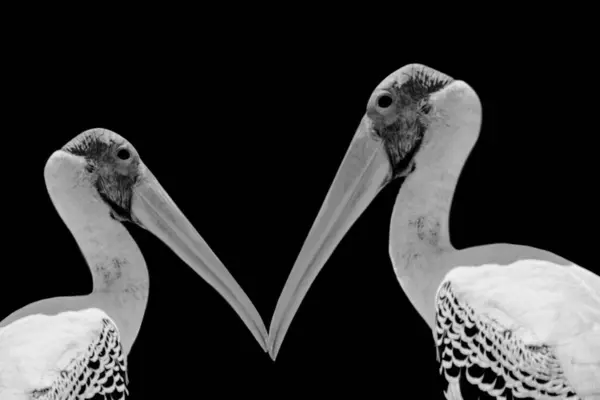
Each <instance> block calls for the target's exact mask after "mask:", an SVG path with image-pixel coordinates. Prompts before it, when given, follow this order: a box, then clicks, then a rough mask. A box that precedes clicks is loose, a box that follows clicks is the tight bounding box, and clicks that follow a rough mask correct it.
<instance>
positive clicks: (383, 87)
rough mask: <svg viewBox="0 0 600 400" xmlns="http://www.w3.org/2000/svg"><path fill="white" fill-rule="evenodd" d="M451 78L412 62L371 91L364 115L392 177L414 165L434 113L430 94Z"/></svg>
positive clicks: (402, 174) (448, 82)
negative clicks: (367, 118) (389, 167)
mask: <svg viewBox="0 0 600 400" xmlns="http://www.w3.org/2000/svg"><path fill="white" fill-rule="evenodd" d="M452 81H453V79H452V78H450V77H449V76H447V75H444V74H441V73H439V72H437V71H434V70H432V69H430V68H428V67H426V66H423V65H419V64H411V65H408V66H406V67H404V68H401V69H400V70H398V71H396V72H395V73H394V74H392V75H390V76H389V77H387V78H386V79H385V80H384V81H383V82H381V84H380V85H379V86H378V87H377V88H376V89H375V91H374V92H373V94H372V95H371V98H370V100H369V103H368V105H367V116H368V117H369V118H370V120H371V123H372V129H373V132H374V135H375V136H376V137H378V138H380V139H381V140H382V141H383V145H384V148H385V151H386V154H387V156H388V158H389V161H390V164H391V166H392V176H391V178H392V179H393V178H397V177H401V176H406V175H407V174H408V173H410V172H411V171H412V169H413V168H414V163H413V162H414V156H415V154H416V153H417V151H418V150H419V148H420V146H421V144H422V141H423V138H424V136H425V132H426V130H427V128H428V126H429V124H430V122H431V120H432V118H434V115H435V113H434V109H433V105H432V104H431V103H430V101H429V99H430V96H431V95H432V94H433V93H435V92H438V91H440V90H441V89H443V88H444V87H446V86H447V85H449V84H450V83H451V82H452ZM386 101H387V103H386Z"/></svg>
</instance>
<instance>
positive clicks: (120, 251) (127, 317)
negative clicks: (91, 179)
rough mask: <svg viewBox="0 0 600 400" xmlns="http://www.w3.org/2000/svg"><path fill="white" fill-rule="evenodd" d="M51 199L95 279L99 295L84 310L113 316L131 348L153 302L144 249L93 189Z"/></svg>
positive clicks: (54, 191)
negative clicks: (148, 303) (141, 249)
mask: <svg viewBox="0 0 600 400" xmlns="http://www.w3.org/2000/svg"><path fill="white" fill-rule="evenodd" d="M49 193H50V196H51V198H52V201H53V203H54V205H55V206H56V209H57V211H58V213H59V214H60V216H61V217H62V219H63V221H64V222H65V224H66V225H67V227H68V228H69V230H70V231H71V233H72V234H73V236H74V237H75V240H76V241H77V244H78V245H79V248H80V250H81V252H82V253H83V256H84V257H85V260H86V262H87V264H88V266H89V269H90V271H91V273H92V279H93V291H92V293H91V294H90V295H89V296H87V297H86V300H85V301H84V302H83V303H82V304H84V303H85V306H86V307H98V308H100V309H102V310H103V311H105V312H106V313H107V314H109V316H110V317H111V318H113V320H115V321H116V322H117V325H118V326H119V331H120V333H121V337H122V339H123V340H125V341H126V342H127V343H128V347H130V345H131V344H132V343H133V340H135V337H136V336H137V333H138V331H139V328H140V326H141V323H142V319H143V316H144V312H145V309H146V304H147V300H148V290H149V276H148V270H147V268H146V262H145V261H144V258H143V256H142V253H141V251H140V249H139V248H138V246H137V244H136V243H135V241H134V240H133V238H132V237H131V235H130V234H129V232H127V230H126V229H125V227H124V226H123V224H121V223H120V222H118V221H116V220H114V219H112V218H111V217H110V209H109V208H108V207H107V205H106V204H105V203H104V202H103V201H102V200H101V199H100V198H96V197H95V196H94V195H93V193H94V192H92V191H91V190H90V188H89V187H88V188H86V186H85V185H75V186H68V187H66V186H64V185H61V186H53V187H49Z"/></svg>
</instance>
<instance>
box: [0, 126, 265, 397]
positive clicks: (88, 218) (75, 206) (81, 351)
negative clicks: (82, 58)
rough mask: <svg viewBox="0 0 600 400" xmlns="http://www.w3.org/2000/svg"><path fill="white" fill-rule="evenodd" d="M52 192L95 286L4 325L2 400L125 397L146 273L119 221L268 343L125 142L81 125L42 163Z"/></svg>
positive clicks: (0, 333) (253, 313)
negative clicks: (176, 261) (178, 263)
mask: <svg viewBox="0 0 600 400" xmlns="http://www.w3.org/2000/svg"><path fill="white" fill-rule="evenodd" d="M45 178H46V185H47V187H48V192H49V194H50V197H51V199H52V202H53V204H54V206H55V207H56V209H57V211H58V213H59V215H60V216H61V218H62V220H63V221H64V222H65V224H66V225H67V227H68V228H69V230H70V231H71V233H72V234H73V236H74V237H75V240H76V241H77V244H78V245H79V248H80V250H81V252H82V254H83V256H84V258H85V260H86V262H87V264H88V267H89V269H90V272H91V275H92V280H93V291H92V292H91V293H90V294H88V295H85V296H73V297H54V298H51V299H44V300H40V301H37V302H35V303H32V304H29V305H27V306H25V307H23V308H21V309H19V310H17V311H15V312H14V313H12V314H11V315H9V316H8V317H7V318H5V319H4V320H3V321H1V322H0V400H21V399H44V400H50V399H62V400H75V399H88V398H101V399H106V400H108V399H123V398H125V396H126V394H127V388H126V385H127V376H126V361H127V355H128V354H129V352H130V350H131V347H132V346H133V343H134V341H135V339H136V337H137V335H138V333H139V330H140V327H141V324H142V320H143V317H144V312H145V310H146V305H147V300H148V292H149V275H148V270H147V267H146V262H145V260H144V257H143V256H142V253H141V251H140V249H139V248H138V246H137V244H136V243H135V241H134V240H133V238H132V237H131V235H130V234H129V233H128V231H127V229H126V228H125V226H124V225H123V223H124V222H127V223H134V224H137V225H139V226H141V227H142V228H144V229H147V230H149V231H150V232H152V233H153V234H154V235H156V236H157V237H158V238H159V239H161V240H162V241H163V242H165V243H166V244H167V245H168V246H169V247H170V248H171V249H172V250H173V251H174V252H175V253H176V254H177V255H178V256H179V257H180V258H181V259H182V260H183V261H184V262H186V264H188V265H189V266H190V267H191V268H192V269H193V270H194V271H195V272H196V273H198V274H199V275H200V276H201V277H202V278H204V279H205V280H206V281H207V282H208V283H209V284H211V285H212V286H213V287H214V288H215V289H216V290H217V291H218V292H219V293H220V294H221V295H222V296H223V297H224V298H225V299H226V300H227V301H228V302H229V304H230V305H231V306H232V307H233V308H234V309H235V310H236V312H237V313H238V315H239V316H240V317H241V318H242V319H243V320H244V322H245V323H246V326H247V327H248V328H249V330H250V331H251V332H252V333H253V334H254V336H255V338H256V339H257V341H258V342H259V343H260V344H261V346H263V348H265V344H264V343H265V340H266V330H265V328H264V324H263V322H262V320H261V318H260V315H259V314H258V311H257V310H256V309H255V308H254V305H253V304H252V302H251V301H250V299H249V298H248V297H247V296H246V294H245V293H244V292H243V290H242V289H241V288H240V287H239V285H238V284H237V282H236V281H235V279H234V278H233V277H232V276H231V274H229V272H228V271H227V269H226V268H225V266H224V265H223V264H222V263H221V262H220V261H219V259H218V258H217V257H216V255H215V254H214V253H213V252H212V251H211V250H210V248H209V247H208V245H207V244H206V242H204V240H203V239H202V238H201V237H200V235H199V234H198V233H197V232H196V230H195V229H194V227H193V226H192V225H191V224H190V223H189V221H188V220H187V219H186V218H185V216H184V215H183V213H182V212H181V211H180V210H179V209H178V208H177V206H176V205H175V203H174V202H173V201H172V200H171V199H170V197H169V196H168V195H167V193H166V192H165V191H164V189H163V188H162V187H161V186H160V184H159V183H158V181H157V180H156V178H155V177H154V176H153V175H152V174H151V173H150V171H149V170H148V168H147V167H146V166H145V165H144V164H143V163H142V162H141V160H140V158H139V156H138V155H137V152H136V151H135V149H134V148H133V146H131V144H130V143H128V142H127V141H126V140H125V139H123V138H122V137H120V136H119V135H117V134H116V133H114V132H111V131H108V130H105V129H92V130H89V131H85V132H83V133H81V134H80V135H78V136H77V137H76V138H74V139H73V140H71V141H70V142H69V143H67V144H66V145H65V146H63V148H62V149H61V150H58V151H56V152H55V153H54V154H53V155H52V156H51V157H50V158H49V160H48V162H47V164H46V168H45Z"/></svg>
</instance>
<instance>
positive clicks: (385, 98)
mask: <svg viewBox="0 0 600 400" xmlns="http://www.w3.org/2000/svg"><path fill="white" fill-rule="evenodd" d="M393 103H394V99H393V98H392V95H391V94H389V93H382V94H381V95H380V96H379V97H378V98H377V107H379V108H381V109H383V110H385V109H386V108H388V107H389V106H391V105H392V104H393Z"/></svg>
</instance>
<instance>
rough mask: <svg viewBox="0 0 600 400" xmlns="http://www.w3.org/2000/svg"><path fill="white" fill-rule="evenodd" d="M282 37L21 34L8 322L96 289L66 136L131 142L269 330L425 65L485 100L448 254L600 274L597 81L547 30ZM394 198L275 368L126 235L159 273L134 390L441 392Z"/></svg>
mask: <svg viewBox="0 0 600 400" xmlns="http://www.w3.org/2000/svg"><path fill="white" fill-rule="evenodd" d="M208 19H210V16H204V17H203V18H202V20H201V21H200V22H198V24H199V25H202V24H203V23H205V22H206V21H207V20H208ZM223 24H227V22H226V21H225V22H223ZM173 25H174V28H173V29H175V30H176V29H177V24H176V23H174V24H173ZM250 25H252V24H250ZM278 25H279V24H278ZM281 25H282V26H277V27H273V28H265V29H264V31H260V32H259V29H258V28H257V26H254V25H252V26H250V27H245V26H244V27H240V26H238V25H236V24H235V23H230V24H229V25H227V26H228V29H227V31H226V32H227V34H225V31H218V30H212V29H211V28H196V27H194V28H190V31H189V32H188V31H187V30H185V29H182V32H172V31H171V32H169V33H170V34H167V32H166V31H170V30H171V29H170V28H169V29H165V28H164V26H162V25H161V24H149V26H147V27H146V29H145V30H142V31H139V32H137V33H134V34H133V35H132V36H128V37H127V38H125V37H122V38H121V37H119V38H116V39H117V40H116V41H110V42H107V41H105V40H104V39H105V37H104V34H105V33H108V32H110V30H111V27H110V26H109V25H108V24H107V25H102V26H93V27H91V26H88V27H87V28H88V29H87V30H86V31H85V32H84V33H86V34H87V33H90V31H92V30H95V31H96V32H95V39H94V40H87V39H85V40H84V39H82V38H80V37H78V36H79V35H81V34H82V31H83V29H82V28H83V26H82V27H79V29H75V30H72V31H66V32H64V35H61V36H60V38H54V37H52V38H50V37H49V36H46V35H44V34H43V33H42V34H39V35H37V36H35V37H34V38H30V39H27V38H25V39H22V38H17V36H18V35H16V36H15V40H9V41H10V43H9V48H8V49H7V50H6V52H5V55H7V56H6V57H5V58H4V63H5V67H8V72H5V74H4V77H3V81H4V82H3V93H2V96H3V97H4V99H5V100H4V101H5V103H4V104H5V106H4V107H3V108H4V110H3V120H4V121H3V122H4V123H3V127H2V149H3V156H2V157H0V163H1V167H2V170H3V171H4V172H3V174H2V190H3V196H2V200H3V203H4V205H3V227H4V230H5V234H6V235H7V236H6V239H5V241H4V243H3V250H4V251H3V253H4V255H5V259H4V261H3V266H2V270H3V278H2V281H1V282H2V291H1V292H0V299H1V302H0V318H3V317H4V316H6V315H8V314H9V313H10V312H12V311H13V310H15V309H17V308H19V307H22V306H24V305H26V304H28V303H30V302H33V301H35V300H38V299H42V298H47V297H53V296H58V295H75V294H84V293H86V292H87V291H89V290H90V289H91V279H90V277H89V272H88V270H87V268H86V266H85V262H84V260H83V258H82V257H81V255H80V253H79V250H78V248H77V246H76V243H75V241H74V240H73V238H72V236H71V234H70V232H69V231H68V230H67V229H66V227H65V226H64V224H63V223H62V222H61V220H60V218H59V216H58V214H57V213H56V211H55V210H54V208H53V205H52V203H51V201H50V199H49V197H48V195H47V192H46V188H45V184H44V179H43V168H44V164H45V162H46V159H47V158H48V156H50V154H51V153H52V152H53V151H54V150H55V149H58V148H60V147H61V146H62V145H63V144H64V143H66V142H67V141H68V140H70V139H71V138H72V137H74V136H75V135H77V134H78V133H80V132H82V131H84V130H86V129H89V128H94V127H104V128H108V129H111V130H113V131H115V132H117V133H119V134H121V135H123V136H124V137H126V138H127V139H128V140H129V141H130V142H131V143H132V144H133V145H134V146H135V147H136V149H137V150H138V152H139V154H140V155H141V157H142V159H143V160H144V162H145V163H146V165H147V166H148V167H149V168H150V169H151V170H152V172H153V173H154V174H155V176H156V177H157V178H158V180H159V181H160V182H161V184H162V185H163V187H164V188H165V189H166V190H167V192H168V193H169V194H170V196H171V197H172V199H173V200H174V201H175V202H176V203H177V204H178V206H179V207H180V209H181V210H182V211H183V212H184V213H185V214H186V216H187V217H188V218H189V220H190V221H191V222H192V224H194V226H195V227H196V228H197V229H198V231H199V232H200V234H201V235H202V236H203V237H204V238H205V239H206V241H207V242H208V243H209V244H210V246H211V247H212V249H213V250H214V251H215V253H216V254H217V255H218V256H219V258H220V259H221V260H222V261H223V263H224V264H225V265H226V266H227V267H228V268H229V270H230V271H231V272H232V274H233V275H234V276H235V277H236V279H237V280H238V282H239V283H240V285H241V286H242V287H243V288H244V290H245V291H246V293H247V294H248V295H249V297H250V298H251V299H252V300H253V302H254V304H255V305H256V307H257V309H258V310H259V312H260V313H261V315H262V317H263V319H264V321H265V324H266V325H267V327H268V325H269V322H270V318H271V314H272V312H273V310H274V308H275V304H276V301H277V299H278V296H279V293H280V291H281V289H282V287H283V285H284V283H285V280H286V278H287V275H288V273H289V271H290V269H291V266H292V265H293V263H294V260H295V258H296V255H297V253H298V252H299V250H300V248H301V246H302V243H303V240H304V238H305V236H306V234H307V233H308V230H309V229H310V227H311V225H312V222H313V219H314V218H315V216H316V214H317V212H318V210H319V207H320V206H321V202H322V201H323V199H324V196H325V194H326V192H327V190H328V188H329V185H330V183H331V182H332V180H333V177H334V175H335V173H336V171H337V167H338V165H339V163H340V161H341V159H342V157H343V156H344V153H345V151H346V149H347V146H348V145H349V143H350V139H351V138H352V135H353V134H354V131H355V129H356V128H357V126H358V123H359V121H360V119H361V117H362V115H363V112H364V110H365V105H366V102H367V99H368V98H369V96H370V93H371V91H372V90H373V89H374V87H375V86H376V85H377V84H378V83H379V82H380V81H381V80H382V79H384V78H385V77H386V76H387V75H388V74H390V73H392V72H393V71H394V70H396V69H398V68H400V67H401V66H403V65H405V64H408V63H412V62H419V63H423V64H426V65H428V66H430V67H433V68H436V69H438V70H439V71H441V72H444V73H447V74H448V75H450V76H452V77H454V78H457V79H462V80H464V81H466V82H468V83H469V84H470V85H471V86H472V87H473V88H474V89H475V90H476V92H477V93H478V94H479V96H480V99H481V101H482V104H483V126H482V131H481V136H480V140H479V142H478V144H477V146H476V148H475V150H474V151H473V153H472V155H471V157H470V158H469V160H468V162H467V165H466V167H465V169H464V172H463V174H462V175H461V179H460V182H459V184H458V188H457V192H456V195H455V199H454V203H453V207H452V218H451V237H452V241H453V243H454V245H455V246H456V247H458V248H465V247H470V246H476V245H482V244H487V243H496V242H510V243H518V244H526V245H530V246H535V247H539V248H542V249H547V250H550V251H552V252H554V253H557V254H559V255H561V256H563V257H565V258H567V259H569V260H571V261H573V262H575V263H577V264H579V265H582V266H584V267H586V268H589V269H590V270H592V271H594V272H596V273H600V269H599V267H598V266H597V264H596V263H595V262H594V259H593V255H595V254H596V246H597V239H596V238H597V223H598V215H597V211H596V207H595V206H596V204H597V197H596V194H595V193H596V190H597V187H596V186H597V181H598V178H597V171H598V167H597V159H598V157H597V147H596V143H597V141H596V136H597V135H598V129H597V123H596V121H597V106H596V103H597V99H596V98H595V96H594V93H595V91H596V90H597V88H598V84H597V80H596V76H595V73H594V72H593V71H594V70H595V68H594V65H592V64H591V61H590V60H589V59H587V53H586V52H585V51H579V50H578V46H580V45H581V43H575V42H568V43H564V44H558V42H557V41H554V40H552V39H550V38H547V37H543V35H538V34H536V33H535V32H534V33H532V34H531V35H523V36H518V37H515V38H509V37H508V36H504V37H502V38H500V39H499V40H497V41H492V39H491V38H489V37H482V36H484V35H483V34H482V33H481V34H480V33H478V32H477V31H476V30H472V31H471V32H470V33H467V34H463V33H461V34H459V33H456V32H455V31H454V30H447V31H443V32H441V33H439V35H438V36H437V39H429V38H427V39H425V38H423V37H421V36H419V35H406V36H403V34H401V33H400V32H397V35H398V36H397V37H393V36H385V35H383V34H382V33H381V32H378V31H377V30H376V29H371V28H370V27H369V26H368V21H364V23H363V24H362V25H361V26H359V27H358V28H359V29H358V30H359V31H361V32H360V33H361V36H362V39H361V40H358V41H355V40H354V39H350V38H349V37H348V36H347V35H346V34H345V33H344V32H340V31H336V30H334V29H331V30H328V29H323V32H321V31H316V30H315V29H314V27H311V25H310V23H306V24H302V26H299V27H298V30H297V31H294V32H287V31H285V32H284V31H282V30H281V28H283V26H285V25H286V23H282V24H281ZM325 25H326V24H325ZM163 33H164V34H163ZM476 39H477V40H481V41H482V42H481V43H478V42H477V41H476ZM21 40H24V42H21ZM113 40H114V38H113ZM400 185H401V182H400V181H396V182H394V183H392V184H391V185H389V186H388V187H387V188H386V189H385V190H384V191H383V192H382V193H381V194H380V195H379V196H378V197H377V198H376V199H375V201H373V203H372V205H371V206H370V207H369V208H368V209H367V211H366V212H365V213H364V214H363V216H362V217H361V218H360V219H359V220H358V221H357V222H356V224H355V225H354V227H353V228H352V229H351V230H350V232H349V233H348V234H347V236H346V237H345V238H344V240H343V241H342V242H341V244H340V245H339V247H338V248H337V250H336V251H335V253H334V254H333V256H332V257H331V259H330V261H329V262H328V264H327V266H326V267H325V268H324V269H323V271H322V272H321V274H320V275H319V277H318V279H317V280H316V281H315V283H314V285H313V287H312V288H311V290H310V291H309V293H308V295H307V297H306V298H305V300H304V302H303V305H302V307H301V308H300V310H299V312H298V314H297V316H296V318H295V320H294V322H293V324H292V326H291V328H290V331H289V332H288V335H287V337H286V340H285V342H284V344H283V347H282V350H281V352H280V355H279V358H278V360H277V362H276V363H273V362H272V361H271V360H270V358H269V357H268V356H267V355H266V354H264V353H262V351H261V349H260V348H259V346H258V345H257V343H256V342H255V340H254V338H253V337H252V336H251V335H250V334H249V333H248V332H247V330H246V328H245V326H244V324H243V323H242V322H241V320H240V319H239V318H238V317H237V316H236V314H235V313H234V312H233V310H232V309H231V308H230V307H229V306H228V304H227V303H226V302H225V301H224V300H222V299H221V298H220V296H219V295H218V294H217V293H216V292H215V291H214V290H213V289H212V288H210V286H209V285H207V284H206V283H204V282H203V281H202V280H201V279H200V278H199V277H197V276H196V275H195V274H194V273H193V272H192V271H191V270H190V269H189V268H188V267H187V266H186V265H185V264H184V263H183V262H182V261H180V260H179V259H178V258H177V256H175V255H174V254H173V253H172V252H171V251H170V250H169V249H168V248H167V247H166V246H165V245H163V244H162V243H161V242H160V241H159V240H158V239H156V238H155V237H153V236H152V235H151V234H150V233H148V232H146V231H143V230H141V229H139V228H137V227H132V226H130V225H129V226H128V229H129V230H130V232H131V233H132V235H133V237H134V238H135V240H136V241H137V242H138V244H139V246H140V248H141V249H142V252H143V253H144V257H145V259H146V261H147V263H148V265H149V270H150V277H151V294H150V299H149V305H148V309H147V314H146V317H145V319H144V323H143V326H142V329H141V333H140V335H139V337H138V339H137V341H136V343H135V345H134V347H133V350H132V352H131V353H130V355H129V377H130V392H131V395H132V397H131V398H132V399H144V398H146V399H147V398H157V397H158V393H162V396H163V398H171V396H172V397H173V398H176V397H174V396H176V395H184V394H188V395H189V396H190V397H187V398H200V397H204V398H214V397H217V394H218V397H223V398H228V397H232V396H233V395H239V394H247V395H256V396H261V397H263V398H271V397H273V398H275V397H277V398H281V397H288V396H289V395H290V394H300V393H304V392H306V393H313V394H316V393H320V394H321V395H324V394H335V395H336V396H342V395H344V396H345V395H348V394H358V393H363V392H364V393H369V397H372V396H373V397H379V396H378V395H379V394H382V393H398V394H400V393H403V394H405V398H413V397H412V395H413V394H415V393H419V394H418V396H417V398H431V399H433V398H442V397H441V394H440V391H439V384H438V382H437V379H438V378H437V366H436V361H435V350H434V347H433V341H432V334H431V333H430V331H429V330H428V328H427V326H426V325H425V323H423V322H422V320H421V319H420V317H419V315H418V314H417V312H416V311H415V310H413V309H412V307H411V305H410V304H409V302H408V300H407V299H406V297H405V295H404V294H403V292H402V290H401V288H400V286H399V285H398V283H397V281H396V279H395V275H394V272H393V269H392V265H391V262H390V260H389V257H388V244H387V240H388V233H389V220H390V217H391V212H392V208H393V206H394V201H395V197H396V194H397V192H398V190H399V188H400ZM317 387H319V388H320V389H319V390H317ZM167 394H168V396H169V397H166V396H167Z"/></svg>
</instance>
